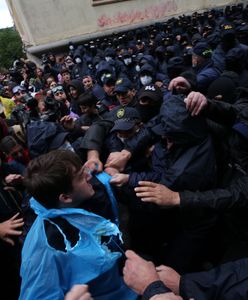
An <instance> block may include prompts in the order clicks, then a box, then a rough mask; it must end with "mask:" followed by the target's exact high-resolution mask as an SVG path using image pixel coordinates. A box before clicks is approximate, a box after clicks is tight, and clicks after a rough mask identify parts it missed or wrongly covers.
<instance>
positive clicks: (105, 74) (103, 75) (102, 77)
mask: <svg viewBox="0 0 248 300" xmlns="http://www.w3.org/2000/svg"><path fill="white" fill-rule="evenodd" d="M107 75H109V73H103V74H102V76H101V78H100V79H101V82H103V79H104V78H105V77H106V76H107Z"/></svg>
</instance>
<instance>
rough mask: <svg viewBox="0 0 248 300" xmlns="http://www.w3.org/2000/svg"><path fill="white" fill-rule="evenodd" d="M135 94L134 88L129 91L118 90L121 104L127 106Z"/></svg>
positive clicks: (117, 94)
mask: <svg viewBox="0 0 248 300" xmlns="http://www.w3.org/2000/svg"><path fill="white" fill-rule="evenodd" d="M134 95H135V91H134V90H128V91H127V92H117V93H116V97H117V99H118V101H119V102H120V105H122V106H126V105H128V104H129V103H131V102H132V101H133V97H134Z"/></svg>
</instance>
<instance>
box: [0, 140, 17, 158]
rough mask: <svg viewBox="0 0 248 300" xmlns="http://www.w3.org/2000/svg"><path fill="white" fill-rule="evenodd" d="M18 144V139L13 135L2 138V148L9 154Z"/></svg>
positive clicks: (0, 145)
mask: <svg viewBox="0 0 248 300" xmlns="http://www.w3.org/2000/svg"><path fill="white" fill-rule="evenodd" d="M16 145H18V142H17V141H16V139H15V138H14V137H13V136H11V135H7V136H5V137H4V138H3V139H2V140H1V143H0V149H1V150H2V151H3V152H4V153H6V154H8V153H9V152H10V151H11V150H12V149H13V148H14V147H15V146H16Z"/></svg>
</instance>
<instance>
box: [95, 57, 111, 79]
mask: <svg viewBox="0 0 248 300" xmlns="http://www.w3.org/2000/svg"><path fill="white" fill-rule="evenodd" d="M104 72H106V73H110V74H113V67H112V66H111V65H110V64H109V63H108V62H107V61H105V60H102V61H100V62H99V64H98V69H97V72H96V76H97V77H99V76H101V74H103V73H104Z"/></svg>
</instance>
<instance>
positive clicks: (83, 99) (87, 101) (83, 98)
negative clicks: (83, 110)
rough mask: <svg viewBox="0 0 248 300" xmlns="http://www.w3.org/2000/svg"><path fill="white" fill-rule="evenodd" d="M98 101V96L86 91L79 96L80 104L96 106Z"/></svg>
mask: <svg viewBox="0 0 248 300" xmlns="http://www.w3.org/2000/svg"><path fill="white" fill-rule="evenodd" d="M96 103H97V98H96V97H95V96H94V95H93V94H92V93H91V92H86V93H84V94H81V95H80V96H79V97H78V105H79V106H80V105H85V106H94V105H96Z"/></svg>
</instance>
